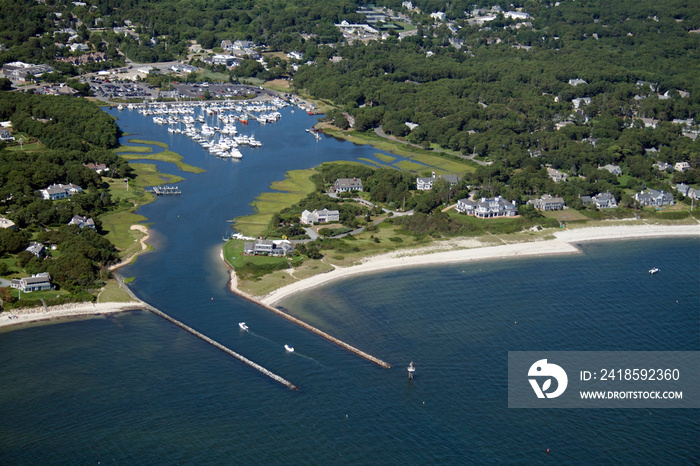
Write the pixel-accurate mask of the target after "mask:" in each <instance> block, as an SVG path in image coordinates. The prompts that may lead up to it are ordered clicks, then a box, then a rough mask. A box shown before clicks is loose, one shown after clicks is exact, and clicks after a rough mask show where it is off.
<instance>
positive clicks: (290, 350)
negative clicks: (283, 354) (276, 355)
mask: <svg viewBox="0 0 700 466" xmlns="http://www.w3.org/2000/svg"><path fill="white" fill-rule="evenodd" d="M284 349H286V350H287V351H289V352H290V353H293V352H294V348H293V347H291V346H289V345H284Z"/></svg>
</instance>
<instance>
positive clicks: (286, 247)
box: [243, 239, 294, 257]
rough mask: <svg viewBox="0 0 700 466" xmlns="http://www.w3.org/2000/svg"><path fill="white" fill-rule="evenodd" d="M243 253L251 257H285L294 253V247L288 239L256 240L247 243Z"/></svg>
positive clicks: (244, 245)
mask: <svg viewBox="0 0 700 466" xmlns="http://www.w3.org/2000/svg"><path fill="white" fill-rule="evenodd" d="M243 253H244V254H251V255H264V256H275V257H284V256H286V255H291V254H293V253H294V246H293V245H292V243H291V242H289V241H288V240H286V239H283V240H270V239H256V240H255V241H250V242H245V243H244V244H243Z"/></svg>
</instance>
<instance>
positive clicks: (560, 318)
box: [0, 110, 700, 464]
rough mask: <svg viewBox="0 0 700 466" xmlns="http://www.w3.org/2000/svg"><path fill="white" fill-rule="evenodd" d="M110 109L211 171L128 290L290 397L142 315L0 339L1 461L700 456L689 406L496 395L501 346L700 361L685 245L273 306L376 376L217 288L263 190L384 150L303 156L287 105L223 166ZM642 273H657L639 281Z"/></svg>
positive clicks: (299, 116) (382, 283) (332, 148)
mask: <svg viewBox="0 0 700 466" xmlns="http://www.w3.org/2000/svg"><path fill="white" fill-rule="evenodd" d="M115 114H116V112H115ZM118 116H119V119H120V125H121V126H122V128H123V129H124V131H126V132H129V133H139V134H138V135H137V136H133V135H132V136H130V137H138V138H142V139H151V140H161V141H164V142H168V143H169V144H170V145H171V148H172V149H173V150H176V151H178V152H179V153H181V154H182V155H184V156H185V161H186V162H188V163H192V164H195V165H198V166H202V167H203V168H206V169H207V172H206V173H204V174H201V175H191V174H184V175H183V176H185V177H186V178H187V180H186V181H185V182H183V183H181V188H182V190H183V195H182V196H177V197H171V198H162V199H159V200H158V201H157V202H155V203H154V204H151V205H149V206H145V207H143V208H142V209H141V211H140V213H143V214H144V215H146V216H147V217H148V218H149V222H153V232H154V244H155V246H156V251H155V252H152V253H148V254H146V255H143V256H141V257H139V259H138V260H137V261H136V263H135V264H133V265H132V266H129V267H128V268H125V269H123V270H122V273H123V274H124V275H125V276H135V277H137V278H136V280H135V281H134V282H133V289H134V291H135V292H136V293H137V294H138V295H139V296H140V297H142V298H143V299H144V300H146V301H148V302H150V303H151V304H153V305H155V306H156V307H158V308H160V309H161V310H163V311H165V312H167V313H169V314H171V315H173V316H174V317H176V318H177V319H180V320H182V321H183V322H184V323H186V324H188V325H190V326H192V327H194V328H196V329H197V330H200V331H202V332H203V333H205V334H207V335H208V336H210V337H212V338H214V339H215V340H217V341H219V342H221V343H223V344H225V345H226V346H228V347H230V348H231V349H233V350H234V351H237V352H239V353H241V354H243V355H244V356H246V357H249V358H251V359H252V360H254V361H255V362H257V363H259V364H262V365H263V366H265V367H267V368H268V369H270V370H272V371H274V372H276V373H278V374H280V375H281V376H283V377H285V378H287V379H288V380H290V381H292V382H293V383H295V384H297V385H299V386H300V387H301V389H300V390H299V391H295V392H293V391H290V390H287V389H286V388H284V387H282V386H281V385H278V384H277V383H275V382H273V381H271V380H270V379H268V378H267V377H265V376H263V375H261V374H259V373H258V372H256V371H254V370H253V369H251V368H249V367H247V366H244V365H243V364H241V363H239V362H237V361H236V360H234V359H232V358H231V357H229V356H227V355H226V354H224V353H223V352H221V351H218V350H216V349H215V348H213V347H211V346H210V345H208V344H206V343H204V342H202V341H201V340H199V339H197V338H195V337H193V336H192V335H190V334H188V333H185V332H183V331H182V330H180V329H178V328H176V327H174V326H172V325H171V324H169V323H167V322H165V321H163V320H162V319H159V318H158V317H156V316H153V315H152V314H150V313H146V312H141V311H135V312H130V313H124V314H119V315H116V316H111V317H99V318H93V319H89V320H83V321H76V322H69V323H61V324H57V325H38V326H34V327H31V328H26V329H22V330H16V331H11V332H3V333H1V334H0V464H66V463H70V464H88V463H91V464H94V463H100V464H125V463H128V464H164V463H165V464H193V463H201V464H232V463H234V464H236V463H243V464H246V463H263V462H264V463H271V464H299V463H306V464H309V463H311V464H357V463H360V464H369V463H371V464H397V463H408V464H444V463H448V464H472V463H496V464H501V463H545V462H547V463H549V462H552V463H570V464H592V463H625V464H634V463H643V464H649V463H656V464H697V463H698V462H699V461H700V442H698V439H699V438H700V413H699V412H698V410H697V409H695V410H691V409H684V410H680V409H678V410H674V409H656V410H649V409H627V410H610V409H597V410H584V409H579V410H553V409H551V410H516V409H509V408H508V407H507V386H506V379H507V377H506V376H507V354H508V351H514V350H613V351H614V350H640V351H641V350H657V351H660V350H678V351H680V350H684V351H698V349H700V287H699V286H698V284H699V283H700V266H699V264H700V260H699V259H700V242H699V241H698V238H682V239H653V240H634V241H611V242H598V243H586V244H582V245H581V250H582V252H583V253H582V254H578V255H570V256H560V257H543V258H527V259H514V260H493V261H486V262H479V263H469V264H464V265H451V266H441V267H417V268H412V269H404V270H397V271H392V272H385V273H381V274H372V275H365V276H359V277H355V278H351V279H348V280H345V281H342V282H337V283H334V284H331V285H329V286H325V287H322V288H319V289H316V290H312V291H308V292H305V293H300V294H298V295H295V296H292V297H291V298H289V299H287V300H286V301H284V302H283V303H282V305H283V306H284V307H285V308H286V309H287V310H288V311H290V312H291V313H293V314H295V315H297V316H299V317H302V318H303V319H305V320H307V321H309V322H310V323H311V324H313V325H316V326H318V327H320V328H321V329H323V330H326V331H328V332H329V333H331V334H333V335H334V336H337V337H339V338H341V339H343V340H345V341H347V342H348V343H350V344H352V345H355V346H357V347H358V348H360V349H362V350H365V351H367V352H369V353H371V354H373V355H375V356H377V357H379V358H381V359H383V360H386V361H388V362H390V363H392V364H393V365H394V367H393V368H391V369H388V370H387V369H382V368H380V367H378V366H375V365H373V364H371V363H369V362H367V361H365V360H363V359H361V358H359V357H357V356H355V355H353V354H351V353H348V352H347V351H344V350H342V349H340V348H339V347H337V346H335V345H333V344H331V343H330V342H328V341H326V340H323V339H321V338H319V337H317V336H315V335H313V334H311V333H309V332H307V331H305V330H303V329H301V328H299V327H297V326H295V325H294V324H292V323H290V322H288V321H286V320H283V319H280V318H279V317H277V316H275V315H273V314H271V313H270V312H269V311H266V310H264V309H262V308H260V307H258V306H255V305H253V304H251V303H249V302H247V301H244V300H242V299H240V298H238V297H236V296H234V295H232V294H231V293H229V292H228V291H227V289H226V281H227V276H226V269H225V267H224V266H223V265H222V264H221V261H220V258H219V247H220V245H221V236H222V235H223V234H224V233H225V232H226V231H227V229H228V227H229V223H228V222H227V220H228V219H232V218H234V217H235V216H238V215H243V214H246V213H248V212H249V211H250V207H249V205H248V204H249V203H250V202H251V201H252V200H253V199H254V197H255V196H256V195H257V194H259V192H261V191H263V190H264V189H266V187H267V185H268V184H269V182H270V181H273V180H276V179H281V176H283V174H284V172H285V171H286V170H289V169H291V168H306V167H309V166H313V165H316V164H318V163H320V162H322V161H324V160H338V159H347V160H357V159H359V158H370V159H371V158H372V157H373V156H374V154H375V153H376V152H377V151H376V150H374V149H372V148H369V147H362V146H354V145H352V144H349V143H344V142H340V141H335V140H332V139H327V138H324V140H323V141H321V142H319V143H316V142H315V140H314V139H313V138H312V137H311V136H309V135H307V134H306V133H304V132H303V129H304V128H306V127H308V126H311V124H312V123H313V119H312V118H311V117H309V116H308V115H306V114H303V113H301V112H296V113H294V114H291V113H290V112H289V110H286V111H285V115H284V117H283V119H282V121H281V122H279V123H277V124H275V125H267V126H263V127H255V135H256V137H257V138H258V139H261V140H262V141H263V144H264V146H263V148H261V149H259V150H258V151H257V152H252V151H251V152H248V153H246V152H245V151H244V159H243V161H241V162H240V163H234V162H232V161H224V160H219V159H215V158H213V157H211V156H210V155H209V154H206V153H204V152H203V151H201V149H199V147H198V146H197V145H195V144H194V143H191V141H188V140H186V139H185V138H182V137H180V136H171V135H169V134H168V133H167V132H166V131H165V128H163V127H157V126H155V125H152V124H150V123H149V121H148V120H146V119H145V118H144V117H142V116H140V115H137V114H135V113H128V112H121V113H119V115H118ZM268 132H269V133H268ZM160 166H161V167H162V170H163V171H165V172H168V173H173V172H176V170H173V169H172V168H171V167H168V166H167V165H166V164H160ZM652 266H655V267H659V268H660V269H661V272H660V273H659V274H657V275H654V276H649V275H648V273H647V270H648V269H649V268H651V267H652ZM212 298H213V300H212ZM240 321H245V322H247V323H248V325H249V326H250V331H249V332H242V331H240V329H239V328H238V324H237V323H238V322H240ZM516 322H517V323H516ZM284 344H290V345H292V346H294V347H295V349H296V351H295V352H294V353H287V352H286V351H285V350H284V348H283V345H284ZM410 361H414V363H415V364H416V367H417V372H416V377H415V379H414V380H413V381H409V380H408V378H407V372H406V366H407V365H408V363H409V362H410ZM547 449H550V453H549V454H547V453H546V450H547Z"/></svg>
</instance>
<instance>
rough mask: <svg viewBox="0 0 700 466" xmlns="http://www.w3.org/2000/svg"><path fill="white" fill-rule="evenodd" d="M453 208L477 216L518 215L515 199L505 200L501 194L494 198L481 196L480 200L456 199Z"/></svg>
mask: <svg viewBox="0 0 700 466" xmlns="http://www.w3.org/2000/svg"><path fill="white" fill-rule="evenodd" d="M455 210H456V211H457V212H461V213H464V214H467V215H473V216H474V217H478V218H494V217H515V216H516V215H518V209H517V207H516V206H515V201H512V202H508V201H505V200H504V199H503V198H502V197H501V196H498V197H495V198H485V197H482V198H481V200H480V201H473V200H471V199H466V198H465V199H460V200H458V201H457V207H455Z"/></svg>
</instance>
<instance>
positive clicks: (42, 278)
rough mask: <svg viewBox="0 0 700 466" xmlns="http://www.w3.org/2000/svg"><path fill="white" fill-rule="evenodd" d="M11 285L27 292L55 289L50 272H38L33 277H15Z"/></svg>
mask: <svg viewBox="0 0 700 466" xmlns="http://www.w3.org/2000/svg"><path fill="white" fill-rule="evenodd" d="M10 286H11V287H12V288H17V289H19V290H20V291H24V292H25V293H30V292H32V291H43V290H51V289H53V286H52V285H51V275H49V273H48V272H42V273H38V274H36V275H32V276H31V277H24V278H15V279H13V280H12V281H11V282H10Z"/></svg>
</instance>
